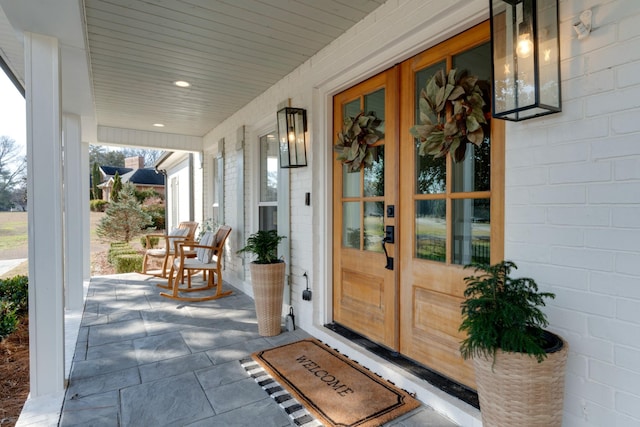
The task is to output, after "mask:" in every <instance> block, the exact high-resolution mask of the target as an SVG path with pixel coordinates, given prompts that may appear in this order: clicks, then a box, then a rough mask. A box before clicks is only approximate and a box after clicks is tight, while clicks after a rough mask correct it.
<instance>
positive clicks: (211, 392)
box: [59, 274, 454, 427]
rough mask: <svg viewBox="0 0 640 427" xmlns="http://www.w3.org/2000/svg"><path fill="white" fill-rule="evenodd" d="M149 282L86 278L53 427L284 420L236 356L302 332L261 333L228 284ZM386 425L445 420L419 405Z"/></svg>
mask: <svg viewBox="0 0 640 427" xmlns="http://www.w3.org/2000/svg"><path fill="white" fill-rule="evenodd" d="M158 282H159V280H158V279H155V278H150V277H149V276H144V275H139V274H128V275H119V276H104V277H96V278H93V279H92V280H91V285H90V287H89V291H88V295H87V300H86V303H85V309H84V315H83V318H82V323H81V326H80V333H79V336H78V342H77V345H76V350H75V356H74V360H73V365H72V370H71V375H70V378H69V386H68V389H67V392H66V396H65V400H64V406H63V410H62V414H61V419H60V424H59V425H60V426H65V427H67V426H168V425H171V426H225V427H227V426H260V427H271V426H273V427H285V426H294V425H295V424H294V423H293V422H292V421H291V419H290V418H289V417H288V415H287V414H286V413H285V412H284V410H283V409H282V408H280V406H279V405H278V404H277V403H276V402H275V401H274V400H273V399H271V398H270V397H269V396H268V395H267V393H266V392H265V391H263V390H262V389H261V388H260V386H259V385H258V384H256V383H255V381H254V380H253V379H251V378H250V377H249V376H248V375H247V373H246V372H245V370H244V369H243V368H242V366H241V365H240V363H239V360H240V359H242V358H243V357H246V356H248V355H250V354H251V353H253V352H255V351H258V350H262V349H265V348H271V347H275V346H278V345H281V344H284V343H288V342H293V341H296V340H299V339H302V338H305V337H308V336H309V335H308V334H307V333H306V332H304V331H302V330H301V329H297V330H296V331H293V332H283V333H282V334H281V335H278V336H276V337H261V336H260V335H258V327H257V324H256V316H255V311H254V307H253V300H252V299H251V298H250V297H249V296H247V295H245V294H244V293H242V292H240V291H238V290H236V289H233V288H232V289H233V290H234V294H233V295H231V296H229V297H226V298H222V299H219V300H214V301H206V302H198V303H182V302H179V301H174V300H170V299H167V298H163V297H161V296H159V295H158V294H159V288H157V287H156V286H155V284H156V283H158ZM225 285H226V284H225ZM226 287H229V288H231V287H230V286H229V285H226ZM386 425H387V426H396V427H401V426H406V427H408V426H442V427H445V426H446V427H449V426H454V424H452V423H451V422H450V421H449V420H447V419H446V418H443V417H441V416H440V415H438V414H437V413H435V412H434V411H433V410H432V409H431V408H429V407H428V406H425V405H423V406H422V407H420V408H418V409H416V410H415V411H412V412H411V413H409V414H407V415H405V416H402V417H400V418H398V419H396V420H394V421H392V422H390V423H388V424H386Z"/></svg>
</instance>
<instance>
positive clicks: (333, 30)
mask: <svg viewBox="0 0 640 427" xmlns="http://www.w3.org/2000/svg"><path fill="white" fill-rule="evenodd" d="M63 3H65V4H67V5H68V6H69V9H70V10H73V9H77V14H76V15H77V16H75V17H73V16H71V18H72V19H73V21H74V22H66V23H65V22H64V21H65V19H53V20H47V19H46V18H47V14H48V13H49V12H48V11H47V7H49V5H51V3H49V0H21V1H20V2H17V1H15V0H0V5H1V6H2V7H3V8H4V9H5V11H6V12H7V13H6V15H7V17H9V18H8V19H7V18H6V17H5V16H4V14H2V13H0V54H1V55H2V56H3V59H5V62H7V63H8V64H9V66H10V68H12V70H13V71H14V72H15V73H16V74H17V76H18V79H19V80H21V81H22V82H24V66H23V65H21V64H20V60H23V59H22V58H18V57H17V56H18V55H19V54H20V53H21V51H20V44H18V45H16V41H15V33H16V31H12V29H11V27H9V25H13V27H19V28H17V29H18V30H19V31H25V30H27V31H52V34H53V35H55V33H56V32H59V31H63V28H57V29H56V30H52V29H50V28H48V27H56V26H65V25H71V26H78V28H81V29H82V30H83V31H84V33H85V37H84V38H85V40H84V42H86V45H85V47H84V49H85V50H84V52H85V53H84V54H83V55H80V57H82V58H84V60H85V61H86V60H88V61H86V62H87V64H89V68H88V71H89V72H88V76H89V79H88V84H89V86H90V87H89V88H87V90H89V91H90V92H91V95H92V96H93V99H92V101H93V105H94V106H95V114H96V124H97V125H102V126H109V127H116V128H126V129H137V130H150V131H153V130H157V128H154V127H153V124H154V123H163V124H164V125H165V127H164V128H162V129H161V130H162V131H163V132H168V133H175V134H184V135H191V136H203V135H204V134H205V133H207V132H208V131H209V130H210V129H212V128H214V127H215V126H216V125H217V124H219V123H220V122H222V121H223V120H225V119H226V118H227V117H229V116H230V115H232V114H233V113H234V112H236V111H237V110H238V109H239V108H241V107H242V106H244V105H246V104H247V103H248V102H250V101H251V100H252V99H253V98H255V97H256V96H258V95H259V94H260V93H262V92H264V91H265V90H266V89H267V88H269V87H270V86H271V85H273V84H274V83H276V82H277V81H278V80H280V79H281V78H282V77H284V76H285V75H287V74H288V73H290V72H291V71H293V70H294V69H295V68H296V67H297V66H299V65H300V64H302V63H303V62H305V61H306V60H307V59H308V58H310V57H311V56H313V55H314V54H315V53H316V52H318V51H319V50H321V49H322V48H323V47H324V46H326V45H328V44H329V43H331V42H332V41H333V40H335V39H336V38H337V37H338V36H340V35H341V34H342V33H344V32H345V31H346V30H347V29H349V28H350V27H352V26H353V25H354V24H356V23H357V22H358V21H360V20H361V19H363V18H364V17H365V16H366V15H368V14H369V13H371V12H372V11H373V10H374V9H376V8H377V7H378V6H380V5H381V4H382V3H384V0H84V1H81V0H75V2H74V1H70V0H65V1H64V2H62V1H61V0H56V2H55V5H56V6H57V8H56V13H60V10H61V9H60V6H61V5H62V4H63ZM28 5H31V7H28ZM62 10H64V9H62ZM0 12H1V11H0ZM73 14H74V12H73V11H72V12H69V13H68V15H73ZM41 15H43V16H41ZM49 16H50V15H49ZM83 16H84V18H83ZM68 18H69V17H68V16H67V19H68ZM83 19H86V25H84V24H83V22H82V20H83ZM41 20H42V21H44V22H42V23H41V24H38V23H39V22H40V21H41ZM32 21H33V22H32ZM59 21H60V22H59ZM77 21H80V22H77ZM31 26H34V27H35V28H33V29H32V28H30V27H31ZM41 27H42V28H44V27H47V28H45V29H40V28H41ZM65 31H66V30H65ZM66 32H70V31H66ZM44 34H48V33H46V32H45V33H44ZM12 37H13V40H11V38H12ZM61 43H62V44H63V49H66V52H69V51H71V52H72V53H74V54H75V56H76V57H78V56H79V55H78V51H79V50H78V49H77V48H76V46H74V44H75V43H74V42H67V41H65V40H64V39H62V40H61ZM16 46H18V47H16ZM16 51H17V52H18V53H16ZM63 59H64V58H63ZM176 80H185V81H188V82H189V83H191V86H190V87H188V88H179V87H176V86H175V85H174V84H173V82H174V81H176ZM63 82H64V80H63ZM85 92H86V91H85ZM279 101H281V100H275V103H277V102H279ZM274 114H275V112H274Z"/></svg>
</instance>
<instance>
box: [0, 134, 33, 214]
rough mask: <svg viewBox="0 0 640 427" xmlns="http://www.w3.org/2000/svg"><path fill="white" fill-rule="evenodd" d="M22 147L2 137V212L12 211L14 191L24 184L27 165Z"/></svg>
mask: <svg viewBox="0 0 640 427" xmlns="http://www.w3.org/2000/svg"><path fill="white" fill-rule="evenodd" d="M19 150H20V147H18V146H17V145H16V141H15V140H13V139H11V138H9V137H8V136H0V211H5V210H9V209H11V207H12V205H13V203H12V198H13V191H14V187H16V185H18V184H20V183H21V182H22V177H23V175H24V172H25V170H26V166H27V163H26V161H25V159H24V158H23V157H22V158H21V156H20V151H19Z"/></svg>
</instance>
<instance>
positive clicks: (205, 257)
mask: <svg viewBox="0 0 640 427" xmlns="http://www.w3.org/2000/svg"><path fill="white" fill-rule="evenodd" d="M230 233H231V227H229V226H227V225H223V226H220V228H218V231H216V232H215V233H213V232H211V231H208V232H206V233H204V234H203V235H202V238H201V239H200V241H199V242H198V243H197V244H195V245H194V244H187V245H185V244H182V243H177V247H178V248H177V249H176V252H177V254H176V257H175V259H174V261H173V264H172V265H171V270H170V271H169V283H168V284H167V285H166V286H165V285H162V284H158V285H157V286H158V287H161V288H165V289H169V290H171V291H172V292H171V293H167V292H161V293H160V295H162V296H163V297H167V298H172V299H176V300H178V301H208V300H212V299H217V298H222V297H226V296H228V295H231V294H232V291H223V290H222V258H223V257H222V252H223V250H224V243H225V241H226V240H227V237H229V234H230ZM185 246H188V247H190V248H192V249H195V251H196V257H195V258H193V257H190V256H189V253H188V251H185V249H184V247H185ZM198 271H202V274H203V276H206V285H204V286H194V287H192V286H191V276H192V274H194V272H198ZM185 273H186V275H187V285H186V286H185V285H183V284H182V278H183V277H184V275H185ZM207 273H208V274H207ZM181 285H182V286H181ZM214 287H216V288H217V289H216V293H215V294H213V295H208V296H203V297H187V296H181V295H180V293H181V292H197V291H206V290H209V289H213V288H214Z"/></svg>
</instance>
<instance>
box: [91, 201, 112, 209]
mask: <svg viewBox="0 0 640 427" xmlns="http://www.w3.org/2000/svg"><path fill="white" fill-rule="evenodd" d="M108 205H109V202H107V201H106V200H102V199H94V200H90V201H89V210H91V212H104V210H105V209H106V207H107V206H108Z"/></svg>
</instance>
